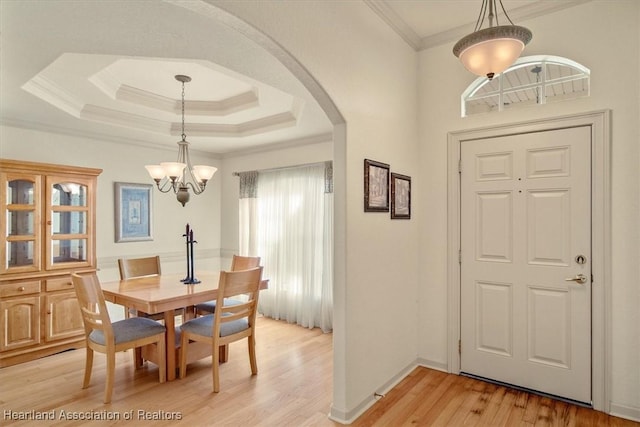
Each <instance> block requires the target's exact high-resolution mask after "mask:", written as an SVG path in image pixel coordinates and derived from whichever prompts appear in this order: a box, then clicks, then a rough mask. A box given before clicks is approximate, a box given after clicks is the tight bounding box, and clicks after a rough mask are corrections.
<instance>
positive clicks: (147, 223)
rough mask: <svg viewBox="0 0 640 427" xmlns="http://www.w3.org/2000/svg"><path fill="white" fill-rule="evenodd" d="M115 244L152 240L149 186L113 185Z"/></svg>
mask: <svg viewBox="0 0 640 427" xmlns="http://www.w3.org/2000/svg"><path fill="white" fill-rule="evenodd" d="M114 189H115V226H116V236H115V241H116V243H121V242H139V241H144V240H153V230H152V224H153V223H152V221H151V194H152V191H153V186H152V185H151V184H132V183H126V182H116V183H115V187H114Z"/></svg>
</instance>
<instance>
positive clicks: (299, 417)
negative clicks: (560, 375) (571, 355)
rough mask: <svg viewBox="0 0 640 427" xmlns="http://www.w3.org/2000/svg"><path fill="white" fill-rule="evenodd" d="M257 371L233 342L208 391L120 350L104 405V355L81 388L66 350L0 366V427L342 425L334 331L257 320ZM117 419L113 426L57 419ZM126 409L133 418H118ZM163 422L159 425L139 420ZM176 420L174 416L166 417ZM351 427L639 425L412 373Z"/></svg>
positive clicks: (194, 378) (204, 382)
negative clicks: (46, 416) (337, 410)
mask: <svg viewBox="0 0 640 427" xmlns="http://www.w3.org/2000/svg"><path fill="white" fill-rule="evenodd" d="M257 327H258V331H257V337H258V339H257V357H258V372H259V373H258V375H257V376H253V377H252V376H251V375H250V373H251V371H250V368H249V359H248V356H247V351H246V345H245V344H244V343H243V342H239V343H234V344H232V345H231V349H230V361H229V362H228V363H226V364H223V365H222V366H221V368H220V375H221V392H220V393H218V394H214V393H212V392H211V390H212V386H211V364H210V363H211V362H210V359H203V360H201V361H199V362H196V363H194V364H192V365H189V368H188V370H187V377H186V378H185V379H183V380H176V381H172V382H170V383H165V384H159V383H158V371H157V369H156V367H155V366H154V365H153V364H147V365H145V367H143V368H142V369H140V370H137V371H136V370H135V369H134V368H133V363H132V357H131V352H130V351H129V352H124V353H119V354H118V356H117V361H116V380H115V387H114V393H113V401H112V403H111V404H109V405H104V404H103V403H102V397H103V392H104V372H105V363H104V356H103V355H100V354H96V356H95V361H94V371H93V376H92V380H91V386H90V387H89V388H88V389H86V390H82V389H81V384H82V375H83V370H84V358H85V352H84V349H82V350H73V351H69V352H65V353H61V354H57V355H54V356H50V357H46V358H43V359H39V360H36V361H33V362H28V363H23V364H21V365H16V366H11V367H8V368H3V369H1V370H0V425H2V426H9V425H10V426H12V427H13V426H49V425H55V426H67V425H73V426H82V425H86V426H111V425H120V426H123V425H124V426H144V425H156V426H167V427H168V426H171V427H173V426H182V425H184V426H190V427H199V426H243V427H244V426H267V427H271V426H278V427H280V426H296V427H297V426H320V427H322V426H339V424H337V423H334V422H332V421H331V420H329V419H328V418H327V414H328V413H329V410H330V405H331V399H332V341H331V340H332V335H331V334H322V333H321V332H320V331H319V330H317V329H315V330H309V329H305V328H302V327H299V326H295V325H288V324H287V323H285V322H281V321H275V320H271V319H267V318H259V319H258V326H257ZM7 411H13V413H14V414H20V413H23V414H27V413H30V412H31V411H35V412H36V413H40V414H41V413H45V412H50V411H55V419H54V420H53V421H44V422H34V421H33V420H25V421H20V420H11V419H10V418H9V417H8V416H7ZM62 411H65V413H66V414H68V416H73V415H78V416H79V415H96V416H103V417H105V416H108V415H113V414H115V415H116V416H119V417H120V420H119V421H117V420H112V421H95V420H84V421H82V420H80V421H78V420H76V421H73V420H62V419H61V414H62ZM129 411H133V413H132V415H133V417H132V420H130V421H125V420H124V417H125V415H128V414H129V413H130V412H129ZM138 411H142V412H143V415H144V416H145V417H153V416H156V417H157V416H163V417H164V418H165V420H155V421H154V420H152V419H148V420H145V419H143V417H141V416H140V414H139V412H138ZM174 412H175V413H177V414H179V417H180V419H179V420H176V419H173V420H167V419H166V418H170V417H172V416H173V414H172V413H174ZM353 425H354V426H374V425H375V426H401V425H427V426H436V425H441V426H458V425H476V426H512V425H521V426H553V425H563V426H625V427H626V426H640V424H638V423H633V422H631V421H626V420H622V419H620V418H616V417H610V416H607V415H605V414H603V413H601V412H596V411H593V410H590V409H585V408H581V407H578V406H574V405H568V404H566V403H562V402H558V401H554V400H551V399H548V398H542V397H539V396H536V395H531V394H528V393H524V392H519V391H514V390H511V389H507V388H504V387H498V386H495V385H492V384H488V383H484V382H481V381H476V380H473V379H470V378H465V377H460V376H457V375H450V374H446V373H443V372H439V371H434V370H431V369H426V368H416V369H415V370H414V371H413V372H412V373H411V374H410V375H409V376H408V377H407V378H405V379H404V380H403V381H402V382H401V383H400V384H398V386H396V387H395V388H394V389H393V390H392V391H390V392H389V393H387V395H386V396H385V397H383V398H381V399H380V400H379V401H378V402H377V403H376V404H375V405H374V406H372V407H371V408H370V409H369V410H368V411H367V412H365V413H364V414H363V415H362V416H361V417H360V418H359V419H358V420H357V421H356V422H355V423H354V424H353Z"/></svg>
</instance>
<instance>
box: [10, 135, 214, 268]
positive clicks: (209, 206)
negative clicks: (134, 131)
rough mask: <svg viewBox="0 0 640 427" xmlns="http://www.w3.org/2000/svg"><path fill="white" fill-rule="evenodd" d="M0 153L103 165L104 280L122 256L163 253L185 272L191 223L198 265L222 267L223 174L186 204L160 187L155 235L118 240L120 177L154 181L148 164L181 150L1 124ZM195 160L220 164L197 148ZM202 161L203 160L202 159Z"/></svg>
mask: <svg viewBox="0 0 640 427" xmlns="http://www.w3.org/2000/svg"><path fill="white" fill-rule="evenodd" d="M0 141H2V146H1V148H0V157H3V158H9V159H16V160H29V161H35V162H44V163H57V164H68V165H75V166H86V167H94V168H100V169H102V170H103V172H102V174H100V176H99V177H98V198H97V227H96V232H97V235H96V253H97V256H98V267H99V268H100V272H99V277H100V279H101V280H114V279H116V278H118V270H117V259H118V258H119V257H132V256H144V255H153V254H159V255H160V256H161V259H162V262H163V270H164V271H166V272H168V271H173V270H175V271H178V272H181V271H182V270H183V269H184V266H183V263H182V259H183V258H184V255H185V254H184V250H185V249H184V238H183V237H182V234H183V233H184V229H185V225H186V224H187V223H189V224H190V225H191V226H192V227H193V229H194V233H195V236H196V239H197V240H198V244H197V247H196V251H195V253H196V256H197V258H198V260H199V262H198V265H197V267H202V268H210V269H217V266H218V262H219V260H218V257H219V254H220V198H221V182H220V180H219V179H217V178H218V177H217V174H218V173H219V172H217V173H216V175H214V179H212V180H211V183H210V185H209V187H208V188H207V190H206V191H205V192H204V193H202V194H201V195H199V196H193V195H192V196H191V197H192V198H191V201H189V203H188V204H187V207H186V208H183V207H182V206H181V205H180V203H178V201H177V200H176V199H175V196H174V195H172V194H161V193H160V192H159V191H157V190H155V188H154V191H153V193H152V199H153V212H152V215H153V218H152V222H153V240H152V241H144V242H126V243H116V242H115V238H114V237H115V226H114V216H115V215H114V182H133V183H139V184H151V183H153V181H152V180H151V178H149V174H148V173H147V171H146V169H145V168H144V165H145V164H157V163H159V162H160V161H169V160H172V159H174V158H175V157H176V155H177V146H176V149H175V150H157V149H149V148H144V147H140V146H135V145H132V144H120V143H114V142H108V141H98V140H95V139H90V138H86V137H77V136H69V135H61V134H55V133H48V132H40V131H32V130H25V129H19V128H14V127H8V126H2V127H0ZM191 155H192V161H194V162H196V161H199V160H201V162H202V163H205V164H211V165H213V166H217V167H220V161H219V160H217V159H215V158H212V157H211V156H204V155H202V154H201V153H197V152H192V153H191ZM199 163H200V162H199Z"/></svg>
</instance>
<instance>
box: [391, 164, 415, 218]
mask: <svg viewBox="0 0 640 427" xmlns="http://www.w3.org/2000/svg"><path fill="white" fill-rule="evenodd" d="M391 219H411V177H410V176H406V175H400V174H399V173H392V174H391Z"/></svg>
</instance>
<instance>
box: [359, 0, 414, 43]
mask: <svg viewBox="0 0 640 427" xmlns="http://www.w3.org/2000/svg"><path fill="white" fill-rule="evenodd" d="M363 1H364V2H365V4H366V5H367V6H369V7H370V8H371V10H373V11H374V12H375V13H377V14H378V16H380V18H382V20H383V21H384V22H386V23H387V25H389V26H390V27H391V28H392V29H393V30H394V31H395V32H396V33H398V35H399V36H400V37H402V39H403V40H404V41H405V42H407V44H408V45H409V46H411V47H412V48H413V50H416V51H418V50H421V49H422V40H421V39H420V36H419V35H418V34H417V33H416V32H415V31H414V30H413V28H411V27H410V26H409V25H408V24H407V23H406V22H405V21H404V20H403V19H402V18H400V16H399V15H398V14H397V13H396V12H395V11H394V10H393V9H392V8H391V7H390V6H389V5H388V4H387V2H385V1H384V0H363Z"/></svg>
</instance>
